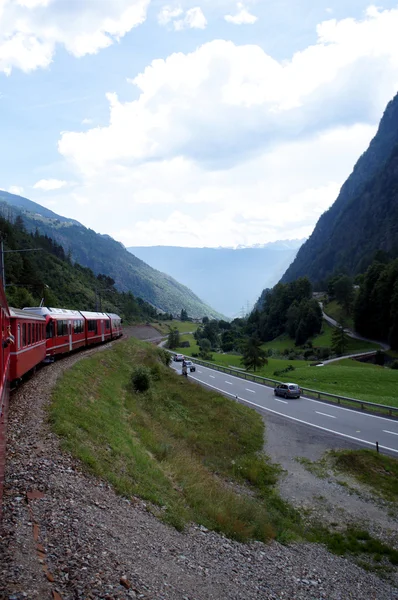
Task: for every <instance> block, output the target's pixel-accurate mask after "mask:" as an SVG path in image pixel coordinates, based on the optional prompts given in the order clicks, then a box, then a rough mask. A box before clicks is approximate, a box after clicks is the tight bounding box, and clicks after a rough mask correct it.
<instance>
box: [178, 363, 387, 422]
mask: <svg viewBox="0 0 398 600" xmlns="http://www.w3.org/2000/svg"><path fill="white" fill-rule="evenodd" d="M189 360H192V362H194V363H195V364H198V365H202V366H203V367H207V368H209V369H213V370H214V371H221V373H228V374H229V375H233V376H234V377H240V378H241V379H245V380H246V381H252V382H254V383H258V384H260V385H265V386H268V387H269V384H270V383H272V384H273V387H275V385H277V384H279V383H282V382H281V381H280V380H277V379H269V378H267V377H260V376H259V375H253V374H252V373H247V372H246V371H240V370H239V369H233V368H231V367H223V366H221V365H216V364H214V363H210V362H207V361H205V360H199V359H197V358H192V357H189ZM300 388H301V390H302V391H303V392H305V394H306V395H307V396H310V397H313V398H315V399H317V400H321V401H324V402H329V403H330V402H332V403H334V404H340V405H341V404H347V405H348V406H349V407H350V408H357V407H358V408H359V407H360V409H361V410H362V411H365V410H369V411H372V412H383V411H385V412H387V414H388V415H389V416H390V417H398V407H395V406H387V405H385V404H376V403H375V402H366V401H365V400H358V399H357V398H348V397H347V396H341V395H340V394H330V393H328V392H320V391H319V390H312V389H310V388H305V387H301V386H300Z"/></svg>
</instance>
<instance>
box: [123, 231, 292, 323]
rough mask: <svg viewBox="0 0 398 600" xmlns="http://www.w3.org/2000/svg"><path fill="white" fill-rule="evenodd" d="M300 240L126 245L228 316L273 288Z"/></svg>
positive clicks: (238, 311)
mask: <svg viewBox="0 0 398 600" xmlns="http://www.w3.org/2000/svg"><path fill="white" fill-rule="evenodd" d="M302 243H303V240H283V241H278V242H273V243H269V244H264V245H256V246H254V247H239V248H236V249H234V248H181V247H178V246H148V247H133V248H128V250H129V251H130V252H132V253H133V254H134V255H135V256H138V257H139V258H141V259H142V260H144V261H145V262H147V263H148V264H150V265H151V266H152V267H154V268H155V269H159V270H160V271H164V272H166V273H169V274H170V275H171V276H172V277H174V278H175V279H177V280H178V281H181V282H182V283H184V284H185V285H187V286H188V287H189V288H191V289H192V290H194V292H195V293H196V294H198V296H200V297H201V298H203V299H204V300H206V302H208V303H209V304H210V305H211V306H214V307H215V308H216V309H217V310H219V311H220V312H222V313H224V314H225V315H227V316H229V317H234V316H236V315H237V314H239V313H240V312H241V311H242V308H244V310H245V311H246V310H247V304H248V303H249V308H250V309H251V307H252V305H253V303H254V302H255V301H256V300H257V298H258V296H259V294H260V292H261V290H262V288H263V287H264V286H266V287H272V286H273V285H274V284H275V283H276V282H277V281H278V279H279V278H280V276H281V275H282V273H283V272H284V271H285V269H286V268H287V267H288V265H289V264H290V263H291V262H292V260H293V259H294V257H295V255H296V253H297V250H298V248H299V247H300V246H301V244H302Z"/></svg>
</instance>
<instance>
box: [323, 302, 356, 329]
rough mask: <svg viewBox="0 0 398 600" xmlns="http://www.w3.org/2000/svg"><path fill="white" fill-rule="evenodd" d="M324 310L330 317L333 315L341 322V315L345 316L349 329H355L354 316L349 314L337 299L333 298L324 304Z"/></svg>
mask: <svg viewBox="0 0 398 600" xmlns="http://www.w3.org/2000/svg"><path fill="white" fill-rule="evenodd" d="M323 311H324V312H325V313H326V314H327V315H328V317H332V319H334V320H335V321H337V322H338V323H340V320H341V317H342V316H343V319H344V323H345V326H346V327H348V328H349V329H354V319H353V318H352V316H348V315H347V314H346V313H345V312H344V310H343V309H342V307H341V305H340V304H339V303H338V302H337V301H336V300H332V301H331V302H328V303H327V304H324V305H323Z"/></svg>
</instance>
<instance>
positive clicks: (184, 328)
mask: <svg viewBox="0 0 398 600" xmlns="http://www.w3.org/2000/svg"><path fill="white" fill-rule="evenodd" d="M153 326H154V327H155V328H156V329H157V330H158V331H160V333H163V334H164V335H168V333H169V331H170V329H171V328H173V327H176V328H177V329H178V331H179V332H180V333H187V332H190V331H196V330H197V328H198V327H199V325H198V323H191V322H190V321H174V320H173V321H159V323H154V324H153ZM184 339H185V337H184Z"/></svg>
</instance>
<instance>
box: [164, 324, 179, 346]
mask: <svg viewBox="0 0 398 600" xmlns="http://www.w3.org/2000/svg"><path fill="white" fill-rule="evenodd" d="M179 345H180V332H179V331H178V329H177V327H173V328H172V329H170V333H169V335H168V338H167V347H168V348H170V350H174V349H175V348H178V347H179Z"/></svg>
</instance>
